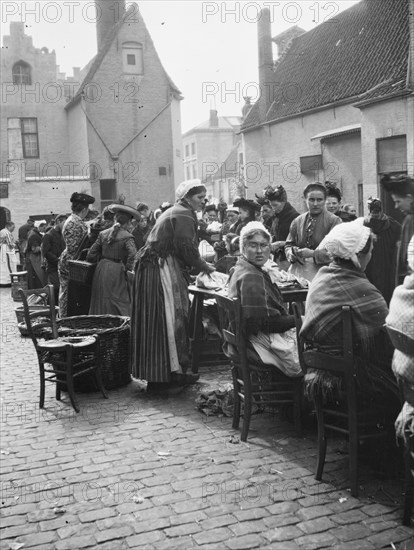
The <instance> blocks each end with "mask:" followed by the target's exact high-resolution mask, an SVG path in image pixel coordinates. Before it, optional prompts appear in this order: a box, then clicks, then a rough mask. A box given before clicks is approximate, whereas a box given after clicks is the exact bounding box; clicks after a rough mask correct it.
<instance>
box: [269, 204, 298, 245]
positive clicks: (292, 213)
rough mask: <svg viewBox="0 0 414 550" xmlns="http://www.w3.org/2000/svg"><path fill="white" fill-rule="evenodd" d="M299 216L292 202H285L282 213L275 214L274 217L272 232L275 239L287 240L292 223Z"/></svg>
mask: <svg viewBox="0 0 414 550" xmlns="http://www.w3.org/2000/svg"><path fill="white" fill-rule="evenodd" d="M298 216H299V212H298V211H297V210H295V209H294V208H293V206H292V205H291V204H290V202H287V203H286V204H285V207H284V208H283V210H282V212H280V214H275V215H274V216H273V218H272V224H271V227H270V233H271V234H272V237H273V240H274V241H286V238H287V236H288V235H289V230H290V225H291V223H292V222H293V220H294V219H295V218H297V217H298Z"/></svg>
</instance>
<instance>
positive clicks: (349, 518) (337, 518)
mask: <svg viewBox="0 0 414 550" xmlns="http://www.w3.org/2000/svg"><path fill="white" fill-rule="evenodd" d="M367 517H368V516H367V515H366V514H365V513H364V512H363V511H362V510H361V509H358V508H356V509H354V510H348V511H347V512H341V513H340V514H334V515H332V516H331V519H332V520H333V521H334V522H335V523H338V524H339V525H347V524H349V523H358V522H361V521H364V520H366V519H367Z"/></svg>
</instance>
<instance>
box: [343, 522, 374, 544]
mask: <svg viewBox="0 0 414 550" xmlns="http://www.w3.org/2000/svg"><path fill="white" fill-rule="evenodd" d="M370 534H371V531H370V530H369V528H368V527H366V526H365V525H347V526H346V527H339V528H337V529H336V531H335V536H336V537H337V538H338V539H339V540H341V541H343V542H348V541H349V540H358V539H366V538H367V537H368V535H370Z"/></svg>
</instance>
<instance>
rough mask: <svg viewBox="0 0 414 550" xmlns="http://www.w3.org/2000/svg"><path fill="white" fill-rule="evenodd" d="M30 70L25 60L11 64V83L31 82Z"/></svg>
mask: <svg viewBox="0 0 414 550" xmlns="http://www.w3.org/2000/svg"><path fill="white" fill-rule="evenodd" d="M31 83H32V71H31V69H30V65H29V64H28V63H26V62H25V61H18V62H17V63H15V64H14V65H13V84H31Z"/></svg>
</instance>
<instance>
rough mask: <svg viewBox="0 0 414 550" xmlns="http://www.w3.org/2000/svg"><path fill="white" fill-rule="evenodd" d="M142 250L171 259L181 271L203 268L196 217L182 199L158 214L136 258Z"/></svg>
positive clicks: (204, 264) (204, 263)
mask: <svg viewBox="0 0 414 550" xmlns="http://www.w3.org/2000/svg"><path fill="white" fill-rule="evenodd" d="M146 251H148V252H151V253H155V254H156V255H157V256H158V257H159V258H164V259H165V258H167V257H168V256H174V257H175V258H177V260H178V262H179V265H180V268H181V269H182V270H183V271H185V270H189V269H191V268H192V269H194V270H195V271H196V272H197V273H198V272H200V271H203V270H204V269H205V267H206V262H205V261H204V260H202V259H201V257H200V253H199V251H198V234H197V216H196V214H195V212H194V211H193V210H192V208H191V207H190V205H189V204H188V203H187V202H186V201H185V199H183V200H181V201H179V202H177V203H176V204H174V206H172V207H171V208H169V209H168V210H166V211H165V212H163V213H162V214H161V216H160V217H159V218H158V220H157V221H156V223H155V225H154V227H153V229H152V231H151V233H150V234H149V235H148V238H147V243H146V245H145V247H144V248H143V249H141V252H140V254H139V256H140V257H141V256H142V255H144V254H145V252H146Z"/></svg>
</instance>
